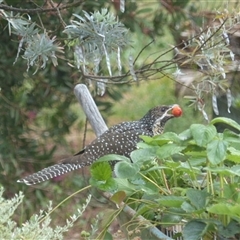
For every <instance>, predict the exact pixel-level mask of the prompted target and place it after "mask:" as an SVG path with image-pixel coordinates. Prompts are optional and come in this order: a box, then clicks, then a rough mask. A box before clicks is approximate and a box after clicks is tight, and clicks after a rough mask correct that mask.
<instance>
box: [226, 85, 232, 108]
mask: <svg viewBox="0 0 240 240" xmlns="http://www.w3.org/2000/svg"><path fill="white" fill-rule="evenodd" d="M226 96H227V106H228V109H227V110H228V113H231V112H230V107H231V106H232V93H231V90H230V89H229V88H228V89H227V91H226Z"/></svg>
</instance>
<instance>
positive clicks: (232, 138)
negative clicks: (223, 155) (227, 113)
mask: <svg viewBox="0 0 240 240" xmlns="http://www.w3.org/2000/svg"><path fill="white" fill-rule="evenodd" d="M223 139H224V140H226V141H228V142H231V143H240V135H239V134H237V133H234V132H232V131H230V130H228V129H225V130H224V132H223Z"/></svg>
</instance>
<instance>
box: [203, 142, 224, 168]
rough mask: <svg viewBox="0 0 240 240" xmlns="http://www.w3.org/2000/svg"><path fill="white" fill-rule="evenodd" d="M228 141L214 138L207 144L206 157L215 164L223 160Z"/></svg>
mask: <svg viewBox="0 0 240 240" xmlns="http://www.w3.org/2000/svg"><path fill="white" fill-rule="evenodd" d="M227 147H228V142H226V141H224V140H223V139H216V140H213V141H212V142H210V143H209V144H208V145H207V157H208V159H209V161H210V162H211V163H212V164H214V165H217V164H219V163H221V162H222V161H223V160H225V158H226V155H227Z"/></svg>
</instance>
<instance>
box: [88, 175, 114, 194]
mask: <svg viewBox="0 0 240 240" xmlns="http://www.w3.org/2000/svg"><path fill="white" fill-rule="evenodd" d="M89 182H90V184H91V185H92V186H94V187H96V188H98V189H100V190H102V191H115V190H116V189H117V186H118V185H117V183H116V181H115V179H114V178H109V179H107V180H105V181H99V180H96V179H94V178H90V180H89Z"/></svg>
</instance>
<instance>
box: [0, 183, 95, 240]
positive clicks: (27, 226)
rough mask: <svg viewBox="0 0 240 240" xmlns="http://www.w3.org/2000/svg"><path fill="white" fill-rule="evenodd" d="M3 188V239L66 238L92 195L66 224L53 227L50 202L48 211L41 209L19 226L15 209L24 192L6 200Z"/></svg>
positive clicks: (0, 226)
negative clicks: (13, 218)
mask: <svg viewBox="0 0 240 240" xmlns="http://www.w3.org/2000/svg"><path fill="white" fill-rule="evenodd" d="M2 194H3V188H1V189H0V213H1V216H2V217H1V220H0V234H1V238H3V239H13V240H14V239H39V240H40V239H64V238H63V233H65V232H67V231H68V230H69V229H70V228H71V227H72V226H73V224H74V222H76V221H77V220H78V219H79V218H80V217H81V216H82V213H83V212H84V210H85V209H86V207H87V205H88V204H89V202H90V199H91V197H90V196H89V197H88V198H87V199H86V204H84V205H83V206H82V209H78V212H77V213H76V214H74V215H72V216H70V218H69V219H67V220H66V225H65V226H62V227H61V226H56V227H55V228H52V227H51V225H50V224H51V218H50V214H51V213H52V211H53V208H52V204H51V202H50V203H49V206H48V209H47V211H43V210H41V211H40V213H39V214H38V215H37V214H35V215H33V216H32V217H31V218H30V219H29V220H28V221H26V222H25V223H22V224H21V225H20V226H17V223H16V222H15V221H14V220H12V219H11V218H12V217H13V214H14V211H15V210H16V208H17V207H18V206H19V205H20V204H21V203H22V201H23V194H22V192H20V193H19V194H18V195H17V194H16V195H15V197H14V198H12V199H10V200H5V199H4V198H3V197H2Z"/></svg>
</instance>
